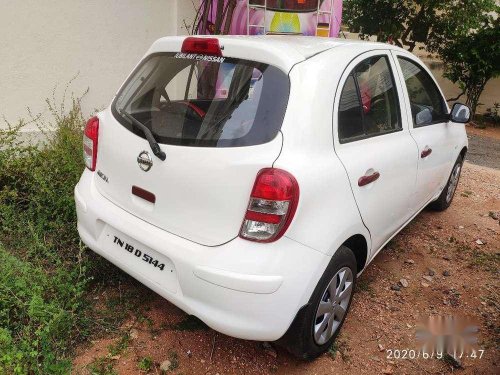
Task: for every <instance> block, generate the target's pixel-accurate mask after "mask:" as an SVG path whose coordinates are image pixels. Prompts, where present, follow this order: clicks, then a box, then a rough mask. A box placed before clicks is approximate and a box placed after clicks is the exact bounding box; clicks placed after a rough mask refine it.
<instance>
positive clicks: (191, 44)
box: [181, 37, 222, 57]
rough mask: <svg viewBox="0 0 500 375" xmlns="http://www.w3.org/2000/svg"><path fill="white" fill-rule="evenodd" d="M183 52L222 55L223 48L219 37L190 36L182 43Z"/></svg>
mask: <svg viewBox="0 0 500 375" xmlns="http://www.w3.org/2000/svg"><path fill="white" fill-rule="evenodd" d="M181 51H182V52H183V53H196V54H198V55H211V56H221V57H222V50H221V48H220V45H219V40H218V39H217V38H196V37H188V38H186V39H184V42H183V43H182V49H181Z"/></svg>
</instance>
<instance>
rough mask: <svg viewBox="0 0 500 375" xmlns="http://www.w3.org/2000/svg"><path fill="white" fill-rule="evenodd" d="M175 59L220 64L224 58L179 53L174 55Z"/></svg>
mask: <svg viewBox="0 0 500 375" xmlns="http://www.w3.org/2000/svg"><path fill="white" fill-rule="evenodd" d="M175 58H176V59H188V60H196V61H208V62H216V63H220V64H222V63H223V62H224V60H225V59H226V58H225V57H222V56H210V55H198V54H196V53H183V52H179V53H177V54H176V55H175Z"/></svg>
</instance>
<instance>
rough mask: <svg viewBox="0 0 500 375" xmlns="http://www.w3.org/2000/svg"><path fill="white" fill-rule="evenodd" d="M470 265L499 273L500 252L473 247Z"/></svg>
mask: <svg viewBox="0 0 500 375" xmlns="http://www.w3.org/2000/svg"><path fill="white" fill-rule="evenodd" d="M470 265H471V266H473V267H479V268H482V269H484V270H485V271H488V272H491V273H493V274H497V273H498V270H499V269H500V253H486V252H484V251H481V250H477V249H473V250H472V257H471V262H470Z"/></svg>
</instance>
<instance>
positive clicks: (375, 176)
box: [358, 172, 380, 186]
mask: <svg viewBox="0 0 500 375" xmlns="http://www.w3.org/2000/svg"><path fill="white" fill-rule="evenodd" d="M379 177H380V173H378V172H373V173H372V174H370V175H368V176H362V177H360V178H359V180H358V186H365V185H368V184H371V183H372V182H373V181H376V180H378V178H379Z"/></svg>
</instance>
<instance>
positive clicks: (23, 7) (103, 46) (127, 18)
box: [0, 0, 194, 127]
mask: <svg viewBox="0 0 500 375" xmlns="http://www.w3.org/2000/svg"><path fill="white" fill-rule="evenodd" d="M193 16H194V8H193V4H192V2H191V1H190V0H14V1H11V0H0V126H2V127H3V126H5V123H4V122H3V121H2V120H1V116H5V118H6V119H7V120H8V121H9V122H12V123H14V122H16V121H18V119H19V118H23V117H24V118H25V117H27V111H26V107H30V109H31V110H32V112H33V113H35V114H36V113H44V114H47V110H46V105H45V102H44V100H45V98H47V97H50V96H52V92H53V90H54V87H55V86H56V85H57V89H56V100H57V99H59V100H61V98H62V95H63V91H64V88H65V86H66V85H67V83H68V82H69V81H70V80H71V79H72V77H74V76H75V75H76V74H79V75H78V77H77V78H76V80H75V81H74V82H73V83H72V84H71V85H70V87H69V93H70V94H71V92H74V93H75V94H76V95H79V94H81V93H83V92H84V91H85V90H86V89H87V88H89V92H88V94H87V95H86V96H85V97H84V99H83V102H82V108H83V111H84V114H85V115H86V116H88V115H89V114H91V113H92V112H93V110H94V109H95V108H103V107H105V106H107V105H108V104H109V103H110V101H111V99H112V97H113V95H114V94H115V92H116V90H117V89H118V88H119V86H120V84H121V83H122V82H123V80H124V79H125V78H126V76H127V75H128V74H129V73H130V71H131V70H132V68H133V67H134V66H135V64H136V63H137V62H138V61H139V59H140V58H141V56H142V55H143V54H144V52H145V51H146V50H147V49H148V47H149V46H150V44H151V43H152V42H153V41H154V40H156V39H158V38H160V37H162V36H167V35H176V34H185V33H186V30H185V28H184V26H183V23H182V20H183V19H186V20H187V22H188V23H190V21H191V20H192V18H193Z"/></svg>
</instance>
